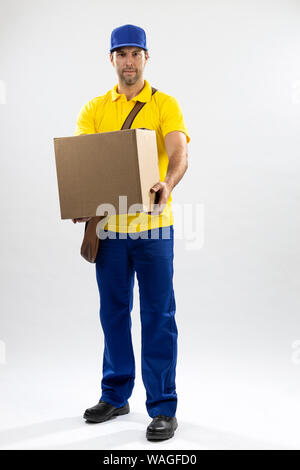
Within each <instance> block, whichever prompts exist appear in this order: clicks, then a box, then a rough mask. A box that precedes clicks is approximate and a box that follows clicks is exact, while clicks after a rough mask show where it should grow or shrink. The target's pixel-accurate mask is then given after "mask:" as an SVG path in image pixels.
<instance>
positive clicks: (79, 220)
mask: <svg viewBox="0 0 300 470" xmlns="http://www.w3.org/2000/svg"><path fill="white" fill-rule="evenodd" d="M91 218H92V217H80V218H78V219H72V221H73V223H74V224H76V222H87V221H88V220H90V219H91Z"/></svg>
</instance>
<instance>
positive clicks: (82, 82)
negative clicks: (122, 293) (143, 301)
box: [0, 0, 300, 449]
mask: <svg viewBox="0 0 300 470" xmlns="http://www.w3.org/2000/svg"><path fill="white" fill-rule="evenodd" d="M126 23H131V24H136V25H139V26H141V27H143V28H144V29H145V31H146V34H147V40H148V46H149V52H150V60H149V62H148V64H147V65H146V68H145V72H144V77H145V78H146V79H147V80H148V81H149V82H150V84H151V85H152V86H154V87H156V88H158V89H160V90H162V91H164V92H165V93H168V94H170V95H173V96H175V97H176V98H177V99H178V101H179V103H180V105H181V107H182V110H183V113H184V117H185V121H186V124H187V127H188V130H189V133H190V136H191V142H190V144H189V168H188V171H187V173H186V174H185V176H184V178H183V179H182V181H181V182H180V183H179V185H178V186H177V187H176V188H175V189H174V190H173V193H172V198H173V202H174V203H176V204H190V203H192V204H193V206H192V207H193V208H194V209H193V210H194V211H195V212H194V214H196V207H197V205H200V206H201V207H202V209H203V210H204V220H203V223H201V224H200V231H201V234H200V235H201V237H203V234H204V242H203V243H201V244H200V245H201V246H198V245H197V244H196V245H195V247H196V249H195V247H194V249H188V247H187V241H186V240H180V239H177V240H176V231H177V227H178V225H176V220H175V224H174V228H175V260H174V267H175V274H174V286H175V296H176V303H177V312H176V319H177V326H178V330H179V349H178V366H177V393H178V411H177V418H178V422H179V428H178V430H177V431H176V434H175V437H174V438H173V439H170V440H168V441H166V442H164V443H159V444H154V443H151V442H148V441H147V440H146V439H145V429H146V426H147V425H148V424H149V422H150V421H151V419H150V417H149V416H148V415H147V412H146V408H145V399H146V397H145V390H144V388H143V384H142V379H141V373H140V320H139V302H138V286H137V284H136V285H135V306H134V309H133V312H132V318H133V340H134V348H135V355H136V364H137V378H136V386H135V389H134V392H133V395H132V397H131V399H130V406H131V413H130V414H129V415H126V416H123V417H120V418H118V419H116V420H113V421H110V422H106V423H103V424H102V425H101V424H99V425H96V426H89V425H87V424H86V423H85V422H84V421H83V419H82V414H83V412H84V410H85V408H87V407H89V406H92V405H94V404H96V402H97V401H98V399H99V396H100V380H101V366H102V352H103V335H102V331H101V328H100V322H99V296H98V289H97V284H96V277H95V266H94V265H91V264H89V263H87V262H86V261H84V260H83V258H81V256H80V254H79V249H80V244H81V240H82V234H83V229H84V226H83V224H77V225H73V223H72V222H71V221H61V220H60V212H59V201H58V190H57V180H56V169H55V159H54V149H53V137H59V136H67V135H72V134H73V133H74V130H75V121H76V117H77V114H78V112H79V109H80V107H81V106H82V104H84V103H85V102H86V101H88V100H89V99H91V98H93V97H95V96H99V95H102V94H104V93H106V92H107V91H108V90H109V89H111V88H112V87H113V86H114V85H115V84H116V83H117V77H116V75H115V71H114V69H113V67H112V65H111V64H110V62H109V56H108V51H109V40H110V34H111V31H112V29H114V28H115V27H117V26H120V25H122V24H126ZM299 57H300V2H299V1H297V0H294V1H291V0H286V1H284V0H281V1H278V0H277V1H276V0H274V1H267V0H260V1H258V0H255V1H254V0H251V1H250V0H244V1H243V0H240V1H238V0H235V1H233V0H232V1H230V0H223V1H221V0H219V1H215V0H210V1H208V0H202V1H200V0H197V1H196V0H194V1H192V0H186V1H185V2H182V1H178V0H175V1H174V0H172V1H171V0H168V1H164V2H162V1H156V0H154V1H151V2H141V1H137V0H136V1H131V0H128V1H127V2H123V1H120V0H115V1H114V2H110V3H107V2H104V1H96V0H86V1H85V2H82V1H77V0H72V1H66V0H51V1H50V0H47V1H46V0H39V1H38V0H35V1H31V0H26V1H25V0H9V1H8V0H1V14H0V80H1V82H0V83H1V87H0V92H1V99H0V103H1V104H0V120H1V125H0V133H1V134H0V151H1V169H0V178H1V182H0V195H1V214H0V216H1V227H2V229H1V235H0V236H1V244H0V246H1V279H0V280H1V324H0V326H1V329H0V352H1V361H0V374H1V379H0V380H1V383H0V385H1V392H0V393H1V399H0V406H1V430H0V445H1V447H2V448H35V449H38V448H78V449H79V448H95V449H138V448H145V449H154V448H157V447H159V448H160V449H162V448H169V449H175V448H178V449H188V448H190V449H206V448H207V449H221V448H225V449H229V448H235V449H237V448H300V436H299V428H298V423H299V418H300V403H299V392H300V354H299V349H300V343H299V344H298V343H297V341H299V340H300V320H299V306H300V301H299V287H300V275H299V274H300V270H299V261H300V249H299V228H300V222H299V206H300V189H299V177H300V158H299V142H300V138H299V124H300V62H299ZM195 220H196V216H195V217H194V221H195ZM201 237H200V238H201Z"/></svg>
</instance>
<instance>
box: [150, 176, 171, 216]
mask: <svg viewBox="0 0 300 470" xmlns="http://www.w3.org/2000/svg"><path fill="white" fill-rule="evenodd" d="M150 191H151V192H152V193H153V192H155V193H159V200H158V202H157V203H156V204H155V208H154V210H153V211H150V212H148V214H151V215H159V214H161V213H162V212H163V210H164V209H165V207H166V205H167V201H168V199H169V196H170V193H171V188H170V186H169V185H168V183H166V182H165V181H159V182H158V183H156V184H155V185H154V186H152V188H151V189H150Z"/></svg>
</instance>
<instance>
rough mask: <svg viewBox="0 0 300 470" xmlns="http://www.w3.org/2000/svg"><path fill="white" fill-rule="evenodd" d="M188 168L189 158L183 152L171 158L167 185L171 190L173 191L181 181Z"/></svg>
mask: <svg viewBox="0 0 300 470" xmlns="http://www.w3.org/2000/svg"><path fill="white" fill-rule="evenodd" d="M187 167H188V156H187V154H185V153H184V152H182V150H180V151H178V152H176V153H174V154H173V155H172V156H171V157H169V165H168V171H167V174H166V177H165V179H164V181H165V183H167V184H168V186H169V187H170V188H171V191H172V190H173V188H174V187H175V186H176V184H177V183H179V181H180V180H181V178H182V177H183V175H184V173H185V172H186V170H187Z"/></svg>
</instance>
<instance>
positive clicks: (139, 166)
mask: <svg viewBox="0 0 300 470" xmlns="http://www.w3.org/2000/svg"><path fill="white" fill-rule="evenodd" d="M53 140H54V150H55V160H56V170H57V181H58V191H59V201H60V213H61V218H62V219H74V218H78V217H90V216H95V215H96V209H97V207H98V206H99V205H100V204H105V203H106V204H107V203H108V204H112V205H113V206H114V208H115V213H116V214H124V213H125V214H126V213H128V214H134V213H137V212H138V211H137V210H129V209H130V206H131V205H133V204H140V205H141V208H142V209H141V210H142V211H145V212H148V211H151V210H153V204H154V203H155V193H150V188H151V187H152V186H153V185H154V184H155V183H157V182H158V181H159V180H160V177H159V167H158V155H157V143H156V134H155V131H154V130H150V129H126V130H123V131H114V132H101V133H98V134H88V135H79V136H72V137H56V138H54V139H53ZM121 195H122V196H127V206H126V207H125V208H124V207H123V208H120V207H119V196H121ZM97 215H100V214H99V213H98V214H97Z"/></svg>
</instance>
